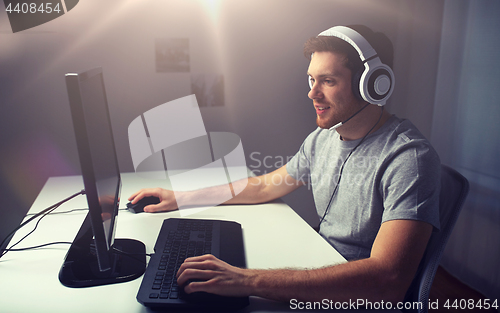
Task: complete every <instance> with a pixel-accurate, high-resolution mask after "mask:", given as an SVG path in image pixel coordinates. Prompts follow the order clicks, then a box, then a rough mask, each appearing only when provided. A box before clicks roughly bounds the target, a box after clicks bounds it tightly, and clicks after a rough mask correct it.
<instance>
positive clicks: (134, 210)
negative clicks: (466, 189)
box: [127, 196, 160, 213]
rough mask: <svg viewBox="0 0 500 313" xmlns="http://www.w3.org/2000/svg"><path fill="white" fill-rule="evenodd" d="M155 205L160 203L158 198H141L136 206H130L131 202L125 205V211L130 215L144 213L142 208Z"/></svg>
mask: <svg viewBox="0 0 500 313" xmlns="http://www.w3.org/2000/svg"><path fill="white" fill-rule="evenodd" d="M157 203H160V198H158V197H155V196H149V197H144V198H142V199H141V200H139V201H138V202H137V203H136V204H132V202H129V203H127V209H128V210H129V211H130V212H132V213H141V212H144V207H146V206H148V205H150V204H157Z"/></svg>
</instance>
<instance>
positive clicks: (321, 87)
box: [307, 52, 364, 128]
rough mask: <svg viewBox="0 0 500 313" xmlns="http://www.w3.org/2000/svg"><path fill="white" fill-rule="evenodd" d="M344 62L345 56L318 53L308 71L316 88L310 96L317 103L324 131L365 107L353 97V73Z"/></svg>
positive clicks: (318, 116) (317, 121)
mask: <svg viewBox="0 0 500 313" xmlns="http://www.w3.org/2000/svg"><path fill="white" fill-rule="evenodd" d="M342 61H343V56H342V55H339V54H336V53H332V52H315V53H314V54H313V56H312V58H311V63H310V64H309V69H308V70H307V74H308V75H309V79H310V81H311V85H312V89H311V91H309V94H308V96H309V98H311V99H312V100H313V104H314V108H315V109H316V115H317V119H316V124H318V126H319V127H321V128H330V127H332V126H334V125H336V124H338V123H340V122H342V121H345V120H346V119H348V118H349V117H350V116H351V115H352V114H354V113H355V112H356V111H357V110H359V108H360V107H361V106H362V105H363V103H364V102H363V101H361V100H359V99H357V98H356V97H355V96H354V94H353V93H352V89H351V71H350V70H349V69H348V68H347V67H345V66H344V65H343V64H342Z"/></svg>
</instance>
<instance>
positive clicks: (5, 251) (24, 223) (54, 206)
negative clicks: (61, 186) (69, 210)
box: [0, 189, 85, 258]
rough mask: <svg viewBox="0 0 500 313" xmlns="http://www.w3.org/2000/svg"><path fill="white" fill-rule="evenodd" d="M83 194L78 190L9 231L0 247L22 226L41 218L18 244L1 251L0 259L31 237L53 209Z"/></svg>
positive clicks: (83, 191)
mask: <svg viewBox="0 0 500 313" xmlns="http://www.w3.org/2000/svg"><path fill="white" fill-rule="evenodd" d="M84 194H85V190H83V189H82V190H80V191H79V192H77V193H75V194H73V195H71V196H69V197H67V198H66V199H63V200H61V201H59V202H58V203H56V204H54V205H52V206H50V207H48V208H46V209H44V210H42V211H41V212H38V213H36V214H35V215H33V216H32V217H31V218H29V219H28V220H27V221H25V222H23V223H21V224H20V225H19V226H18V227H16V228H15V229H14V230H13V231H11V232H10V233H9V234H8V235H7V236H6V237H5V239H4V240H3V241H2V243H1V244H0V247H1V246H3V245H4V244H5V243H6V242H7V241H8V240H10V238H12V236H13V235H14V234H15V233H16V232H17V231H18V230H19V229H21V228H22V227H23V226H25V225H26V224H28V223H29V222H31V221H32V220H34V219H35V218H37V217H39V216H41V218H40V219H39V220H38V221H37V223H36V224H35V227H34V228H33V230H31V231H30V232H29V233H28V234H27V235H25V236H24V237H23V238H21V239H20V240H19V241H18V242H16V243H15V244H13V245H12V246H10V248H8V249H2V251H1V252H0V258H1V257H3V256H4V255H5V254H6V253H7V252H8V251H15V250H11V249H12V248H13V247H15V246H16V245H18V244H19V243H20V242H21V241H23V240H24V239H25V238H26V237H28V236H29V235H31V234H32V233H33V232H34V231H35V230H36V228H37V227H38V224H39V223H40V221H41V220H42V218H44V217H45V216H47V215H48V214H49V213H50V212H52V211H54V210H55V209H57V208H58V207H59V206H61V205H62V204H63V203H65V202H67V201H69V200H71V199H73V198H75V197H77V196H79V195H84Z"/></svg>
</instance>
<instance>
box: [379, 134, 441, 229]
mask: <svg viewBox="0 0 500 313" xmlns="http://www.w3.org/2000/svg"><path fill="white" fill-rule="evenodd" d="M384 167H385V169H384V170H383V174H382V179H381V184H380V192H381V194H382V198H383V205H384V212H383V215H382V223H383V222H386V221H389V220H395V219H409V220H419V221H424V222H427V223H429V224H431V225H433V226H434V227H435V229H439V227H440V225H439V192H440V187H441V174H440V170H441V163H440V161H439V157H438V156H437V153H436V152H435V150H434V149H433V148H432V147H431V146H430V145H429V144H428V143H425V142H423V141H419V140H416V141H414V142H411V143H409V144H407V145H405V146H403V147H401V148H400V149H398V150H396V151H395V153H394V155H393V156H392V157H391V158H388V161H387V163H386V164H385V166H384Z"/></svg>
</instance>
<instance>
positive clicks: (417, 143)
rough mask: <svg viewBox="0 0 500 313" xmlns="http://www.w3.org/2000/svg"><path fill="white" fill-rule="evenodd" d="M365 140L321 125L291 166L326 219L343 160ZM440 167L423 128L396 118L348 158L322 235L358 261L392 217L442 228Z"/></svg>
mask: <svg viewBox="0 0 500 313" xmlns="http://www.w3.org/2000/svg"><path fill="white" fill-rule="evenodd" d="M360 141H361V139H358V140H354V141H342V140H341V139H340V136H339V134H338V133H337V132H336V131H330V130H328V129H320V128H318V129H316V130H315V131H313V132H312V133H311V134H310V135H309V136H308V137H307V138H306V140H305V141H304V143H303V144H302V146H301V147H300V150H299V151H298V152H297V154H296V155H295V156H294V157H293V158H292V159H291V160H290V162H289V163H288V164H287V171H288V173H289V174H290V175H291V176H292V177H294V178H295V179H297V180H301V181H304V182H308V186H311V187H312V192H313V197H314V201H315V204H316V210H317V212H318V216H319V218H320V219H321V218H322V217H323V214H324V213H325V210H326V207H327V205H328V202H329V201H330V198H331V195H332V193H333V191H334V189H335V186H336V185H337V181H338V179H339V173H340V169H341V167H342V164H343V163H344V161H345V160H346V158H347V156H348V155H349V153H350V152H351V150H352V149H353V148H354V147H355V146H356V145H357V144H358V143H359V142H360ZM440 168H441V166H440V161H439V157H438V155H437V153H436V151H435V150H434V149H433V148H432V146H431V145H430V143H429V142H428V141H427V140H426V139H425V137H424V136H423V135H422V134H421V133H420V132H419V131H418V130H417V128H416V127H415V126H414V125H413V124H412V123H411V122H410V121H408V120H404V119H399V118H397V117H395V116H392V117H391V118H390V119H389V120H388V121H387V122H386V123H385V124H384V125H383V126H382V127H381V128H379V129H378V130H377V131H376V132H374V133H372V134H370V135H369V136H367V137H366V139H365V140H364V141H363V142H362V143H361V145H360V146H359V147H357V148H356V150H355V151H354V152H353V153H352V155H351V156H350V157H349V158H348V160H347V161H346V162H345V165H344V169H343V171H342V174H341V175H340V177H341V179H340V183H339V186H338V189H337V191H336V193H335V195H334V197H333V199H332V202H331V205H330V209H329V210H328V212H327V214H326V216H325V219H324V220H323V222H322V223H321V228H320V234H321V235H322V236H323V237H324V238H325V239H326V240H328V242H330V244H331V245H332V246H333V247H334V248H335V249H336V250H337V251H339V253H340V254H342V255H343V256H344V257H345V258H346V259H347V260H355V259H363V258H367V257H369V256H370V251H371V248H372V245H373V242H374V240H375V237H376V236H377V233H378V231H379V228H380V225H381V224H382V223H384V222H386V221H389V220H396V219H406V220H419V221H425V222H427V223H430V224H431V225H433V226H434V227H435V228H436V229H439V189H440Z"/></svg>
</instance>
